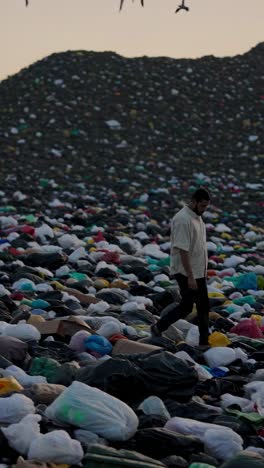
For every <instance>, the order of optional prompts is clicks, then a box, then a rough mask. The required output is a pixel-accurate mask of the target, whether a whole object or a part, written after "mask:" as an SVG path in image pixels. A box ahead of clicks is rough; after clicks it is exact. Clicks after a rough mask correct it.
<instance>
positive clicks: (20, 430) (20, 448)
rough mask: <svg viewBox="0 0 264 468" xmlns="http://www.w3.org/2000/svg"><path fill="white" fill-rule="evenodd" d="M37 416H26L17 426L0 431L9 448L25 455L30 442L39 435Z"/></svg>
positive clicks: (39, 417)
mask: <svg viewBox="0 0 264 468" xmlns="http://www.w3.org/2000/svg"><path fill="white" fill-rule="evenodd" d="M40 420H41V416H39V415H38V414H28V415H27V416H25V417H24V418H23V419H21V421H20V422H19V423H17V424H11V425H10V426H9V427H2V428H1V430H2V432H3V433H4V435H5V437H6V438H7V440H8V444H9V446H10V447H12V448H13V449H15V450H16V451H17V452H18V453H21V454H22V455H27V453H28V450H29V447H30V444H31V442H32V441H33V439H34V438H35V437H37V436H38V434H39V433H40V427H39V421H40Z"/></svg>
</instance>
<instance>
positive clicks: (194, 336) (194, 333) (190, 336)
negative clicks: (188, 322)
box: [185, 325, 200, 346]
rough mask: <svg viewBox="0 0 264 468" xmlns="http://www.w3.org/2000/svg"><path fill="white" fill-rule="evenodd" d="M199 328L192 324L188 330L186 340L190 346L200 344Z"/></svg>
mask: <svg viewBox="0 0 264 468" xmlns="http://www.w3.org/2000/svg"><path fill="white" fill-rule="evenodd" d="M199 339H200V334H199V328H198V327H197V325H192V326H191V328H190V329H189V330H188V332H187V335H186V338H185V341H186V343H187V344H188V345H190V346H198V345H199Z"/></svg>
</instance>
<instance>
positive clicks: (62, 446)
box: [28, 431, 84, 465]
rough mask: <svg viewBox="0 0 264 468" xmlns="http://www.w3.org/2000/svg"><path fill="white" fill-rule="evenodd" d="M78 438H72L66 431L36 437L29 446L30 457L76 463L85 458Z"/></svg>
mask: <svg viewBox="0 0 264 468" xmlns="http://www.w3.org/2000/svg"><path fill="white" fill-rule="evenodd" d="M83 455H84V453H83V449H82V446H81V444H80V442H79V441H78V440H74V439H71V438H70V436H69V434H68V433H67V432H65V431H52V432H48V433H47V434H40V435H39V436H37V437H35V439H34V440H33V441H32V443H31V444H30V447H29V451H28V459H29V460H40V461H44V462H53V463H67V464H69V465H73V464H74V465H75V464H77V463H79V462H80V461H81V459H82V458H83Z"/></svg>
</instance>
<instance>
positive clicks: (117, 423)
mask: <svg viewBox="0 0 264 468" xmlns="http://www.w3.org/2000/svg"><path fill="white" fill-rule="evenodd" d="M45 413H46V416H47V417H48V418H51V419H55V420H58V421H62V422H66V423H69V424H72V425H74V426H78V427H80V428H82V429H88V430H90V431H92V432H95V433H96V434H98V435H100V436H102V437H105V438H106V439H109V440H120V441H121V440H128V439H129V438H130V437H132V436H133V435H134V434H135V432H136V430H137V427H138V418H137V416H136V414H135V413H134V412H133V410H132V409H131V408H130V407H129V406H127V405H126V404H125V403H123V402H122V401H120V400H118V399H117V398H115V397H113V396H111V395H108V394H107V393H105V392H103V391H101V390H99V389H98V388H95V387H90V386H88V385H85V384H83V383H81V382H77V381H75V382H73V383H72V384H71V385H70V387H68V388H67V390H65V391H64V392H63V393H62V394H61V395H60V396H59V397H58V398H57V399H56V400H55V401H54V402H53V403H52V404H51V405H50V406H49V407H48V408H47V409H46V412H45Z"/></svg>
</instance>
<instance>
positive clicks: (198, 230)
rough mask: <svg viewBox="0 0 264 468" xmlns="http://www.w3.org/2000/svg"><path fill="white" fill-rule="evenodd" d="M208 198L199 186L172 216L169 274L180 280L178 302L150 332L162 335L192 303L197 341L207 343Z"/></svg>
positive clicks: (201, 343) (188, 312)
mask: <svg viewBox="0 0 264 468" xmlns="http://www.w3.org/2000/svg"><path fill="white" fill-rule="evenodd" d="M209 202H210V195H209V193H208V191H207V190H205V189H203V188H199V189H197V190H196V191H195V192H194V193H193V195H192V198H191V201H190V203H189V204H188V205H186V206H184V207H183V208H182V209H181V210H180V211H179V212H178V213H177V214H176V215H175V216H174V218H173V219H172V224H171V274H172V275H173V276H174V278H175V279H176V281H177V282H178V284H179V288H180V293H181V302H180V303H179V305H178V306H177V307H176V308H175V309H174V310H171V311H170V312H168V314H166V315H165V316H164V317H162V318H161V319H159V320H158V321H157V322H156V323H155V324H154V325H152V326H151V333H152V335H153V336H156V337H157V336H161V334H162V332H163V331H165V330H167V328H168V327H169V326H170V325H171V324H172V323H174V322H176V321H177V320H179V319H181V318H184V317H186V316H187V315H188V314H190V313H191V311H192V308H193V304H194V303H195V304H196V308H197V317H198V327H199V333H200V341H199V344H200V345H201V346H205V345H208V314H209V299H208V292H207V285H206V275H207V261H208V257H207V245H206V229H205V224H204V221H203V220H202V214H203V213H204V211H205V210H206V209H207V207H208V205H209Z"/></svg>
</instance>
